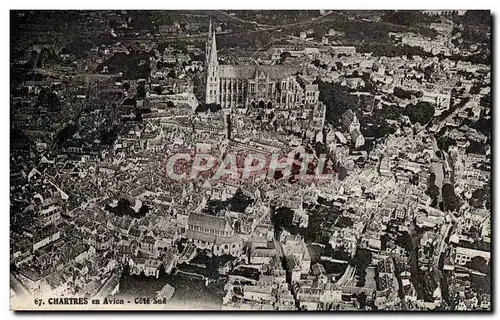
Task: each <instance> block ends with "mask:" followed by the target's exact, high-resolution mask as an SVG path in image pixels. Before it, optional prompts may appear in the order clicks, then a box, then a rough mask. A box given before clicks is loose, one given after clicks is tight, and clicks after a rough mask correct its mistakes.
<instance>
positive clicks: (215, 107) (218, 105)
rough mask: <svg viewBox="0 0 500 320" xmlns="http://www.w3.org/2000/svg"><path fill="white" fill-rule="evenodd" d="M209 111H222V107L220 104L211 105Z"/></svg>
mask: <svg viewBox="0 0 500 320" xmlns="http://www.w3.org/2000/svg"><path fill="white" fill-rule="evenodd" d="M208 109H209V110H210V112H217V111H220V110H222V106H221V105H220V104H217V103H209V104H208Z"/></svg>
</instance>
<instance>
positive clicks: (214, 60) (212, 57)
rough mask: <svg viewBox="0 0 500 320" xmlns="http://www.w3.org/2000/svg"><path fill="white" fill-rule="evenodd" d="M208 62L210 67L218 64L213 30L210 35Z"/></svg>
mask: <svg viewBox="0 0 500 320" xmlns="http://www.w3.org/2000/svg"><path fill="white" fill-rule="evenodd" d="M208 62H209V63H210V64H212V65H214V64H218V62H217V44H216V41H215V30H214V31H213V34H212V43H211V44H210V57H209V60H208Z"/></svg>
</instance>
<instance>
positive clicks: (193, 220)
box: [188, 213, 228, 231]
mask: <svg viewBox="0 0 500 320" xmlns="http://www.w3.org/2000/svg"><path fill="white" fill-rule="evenodd" d="M227 224H228V222H227V220H226V219H225V218H223V217H216V216H210V215H206V214H198V213H191V214H190V215H189V218H188V225H192V226H199V227H202V228H208V229H214V230H219V231H226V225H227Z"/></svg>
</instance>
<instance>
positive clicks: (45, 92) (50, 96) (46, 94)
mask: <svg viewBox="0 0 500 320" xmlns="http://www.w3.org/2000/svg"><path fill="white" fill-rule="evenodd" d="M37 105H39V106H44V107H49V108H50V109H57V107H58V106H59V97H58V96H57V94H56V93H55V92H54V91H52V90H50V89H49V88H45V87H43V88H42V89H40V92H39V93H38V98H37Z"/></svg>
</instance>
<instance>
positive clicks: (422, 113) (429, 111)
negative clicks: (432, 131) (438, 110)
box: [405, 101, 435, 125]
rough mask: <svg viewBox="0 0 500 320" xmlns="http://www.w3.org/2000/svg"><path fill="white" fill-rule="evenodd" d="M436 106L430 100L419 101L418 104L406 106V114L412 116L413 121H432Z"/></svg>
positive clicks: (424, 122) (421, 122) (422, 122)
mask: <svg viewBox="0 0 500 320" xmlns="http://www.w3.org/2000/svg"><path fill="white" fill-rule="evenodd" d="M434 112H435V110H434V106H433V105H432V104H430V103H428V102H423V101H421V102H418V103H417V104H415V105H413V104H409V105H407V106H406V108H405V114H406V115H407V116H408V117H409V118H410V121H411V122H412V123H417V122H418V123H420V124H422V125H424V124H427V123H428V122H429V121H431V119H432V117H433V116H434Z"/></svg>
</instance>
